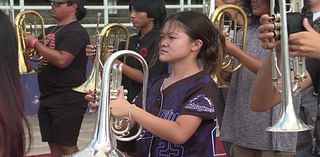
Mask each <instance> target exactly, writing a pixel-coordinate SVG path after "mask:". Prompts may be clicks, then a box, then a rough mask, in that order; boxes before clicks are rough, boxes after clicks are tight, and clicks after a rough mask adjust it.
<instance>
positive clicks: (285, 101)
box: [267, 0, 312, 132]
mask: <svg viewBox="0 0 320 157" xmlns="http://www.w3.org/2000/svg"><path fill="white" fill-rule="evenodd" d="M270 2H271V3H270V7H271V11H274V7H275V1H274V0H271V1H270ZM291 7H292V8H291V9H290V10H291V11H293V12H300V13H301V10H302V7H303V0H291ZM279 8H280V17H276V18H275V17H273V18H272V19H280V23H281V29H280V34H281V55H282V76H281V81H282V90H280V92H281V94H282V105H283V110H282V112H281V113H280V114H281V115H280V117H279V119H278V120H277V122H276V123H275V124H274V125H273V126H271V127H269V128H267V131H271V132H298V131H305V130H309V129H312V126H309V125H306V124H305V123H304V122H303V121H301V120H300V118H299V117H298V116H297V114H296V113H295V110H294V105H293V91H294V90H295V89H294V88H292V83H296V82H295V81H294V82H293V81H292V77H291V73H292V72H291V71H290V63H289V62H290V57H289V46H288V28H287V12H286V0H279ZM274 16H277V15H274ZM275 34H279V33H275ZM273 51H274V50H273ZM272 54H273V56H272V60H273V61H272V64H274V65H273V68H275V66H276V64H277V61H276V60H277V59H276V58H275V57H276V55H275V53H272ZM294 64H295V63H294ZM299 64H300V63H299ZM277 71H278V70H277V69H274V70H273V73H272V75H276V74H277ZM300 72H301V71H300ZM300 72H297V73H300ZM273 78H276V76H273ZM294 79H297V78H294ZM299 79H302V78H299ZM277 80H278V79H277ZM277 80H274V81H277ZM298 83H299V82H298ZM274 85H275V84H274ZM275 88H277V87H275ZM278 91H279V90H278Z"/></svg>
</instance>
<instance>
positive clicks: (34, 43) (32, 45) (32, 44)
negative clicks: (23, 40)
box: [30, 39, 38, 48]
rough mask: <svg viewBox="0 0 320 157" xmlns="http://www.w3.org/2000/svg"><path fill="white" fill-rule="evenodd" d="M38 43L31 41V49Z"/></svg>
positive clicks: (35, 40)
mask: <svg viewBox="0 0 320 157" xmlns="http://www.w3.org/2000/svg"><path fill="white" fill-rule="evenodd" d="M37 42H38V39H31V45H30V46H31V48H34V47H35V46H36V44H37Z"/></svg>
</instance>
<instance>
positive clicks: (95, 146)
mask: <svg viewBox="0 0 320 157" xmlns="http://www.w3.org/2000/svg"><path fill="white" fill-rule="evenodd" d="M98 49H100V47H98ZM121 56H131V57H134V58H136V59H137V60H139V61H140V63H141V65H142V67H143V72H144V79H143V87H142V108H143V109H144V110H145V109H146V96H147V84H148V76H149V69H148V64H147V62H146V61H145V60H144V58H143V57H142V56H141V55H140V54H138V53H136V52H134V51H130V50H121V51H117V52H115V53H113V54H112V55H111V56H110V57H109V58H108V59H107V60H106V62H105V64H104V66H103V74H102V85H101V87H102V88H101V91H102V93H101V99H100V101H99V104H100V105H99V108H98V117H97V121H96V126H95V131H94V135H93V138H92V140H91V142H90V143H89V144H88V145H87V146H86V147H85V148H84V149H82V150H80V151H79V152H77V153H75V154H73V155H71V157H124V156H125V155H124V154H123V153H122V152H121V151H119V150H118V149H117V148H116V142H115V140H116V139H117V140H120V141H131V140H133V139H136V138H137V137H138V136H139V135H140V134H141V133H142V130H143V128H142V126H141V125H140V126H139V129H138V132H137V133H136V134H135V135H132V136H130V137H125V136H126V135H128V134H129V132H128V131H129V130H130V126H131V124H130V119H127V122H128V123H127V124H128V125H127V126H126V128H123V126H122V125H119V124H121V123H118V122H119V121H121V119H115V118H113V117H111V116H110V110H109V104H110V100H112V99H114V98H115V97H116V96H117V91H118V89H119V88H120V85H121V75H122V72H121V65H118V64H115V63H114V61H115V60H116V59H117V58H119V57H121ZM110 85H111V86H110ZM129 118H130V117H129ZM119 128H121V129H120V130H122V131H118V130H119ZM115 130H117V131H115Z"/></svg>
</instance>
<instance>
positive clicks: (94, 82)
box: [73, 15, 130, 93]
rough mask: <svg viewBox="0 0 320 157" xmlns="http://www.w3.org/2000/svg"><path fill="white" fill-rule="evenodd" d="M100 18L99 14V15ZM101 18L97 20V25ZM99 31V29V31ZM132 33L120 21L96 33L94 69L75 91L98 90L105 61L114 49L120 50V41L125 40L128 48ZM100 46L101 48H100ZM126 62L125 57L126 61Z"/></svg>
mask: <svg viewBox="0 0 320 157" xmlns="http://www.w3.org/2000/svg"><path fill="white" fill-rule="evenodd" d="M98 19H99V15H98ZM98 23H99V20H98V22H97V25H98ZM97 32H98V31H97ZM129 38H130V34H129V31H128V29H127V28H126V27H124V26H122V25H121V24H118V23H111V24H107V25H106V26H105V27H104V28H103V29H102V31H101V32H100V33H99V32H98V33H97V35H96V43H95V47H96V55H95V59H94V61H93V62H94V63H93V68H92V71H91V73H90V75H89V77H88V78H87V80H86V81H85V82H84V83H83V84H82V85H80V86H79V87H76V88H74V89H73V90H74V91H77V92H80V93H88V92H89V90H96V89H97V88H99V86H100V83H101V72H102V66H103V64H102V63H103V62H104V61H105V60H106V59H107V58H108V56H110V54H111V53H112V52H113V51H117V50H119V45H120V42H124V49H125V50H126V49H128V46H129ZM98 47H99V49H98ZM123 62H124V63H125V57H124V61H123Z"/></svg>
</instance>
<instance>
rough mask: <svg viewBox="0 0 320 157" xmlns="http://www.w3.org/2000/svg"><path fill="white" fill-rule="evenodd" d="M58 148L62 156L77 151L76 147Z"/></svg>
mask: <svg viewBox="0 0 320 157" xmlns="http://www.w3.org/2000/svg"><path fill="white" fill-rule="evenodd" d="M60 148H61V150H62V154H63V155H70V154H73V153H76V152H77V151H79V149H78V147H77V146H61V147H60Z"/></svg>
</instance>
